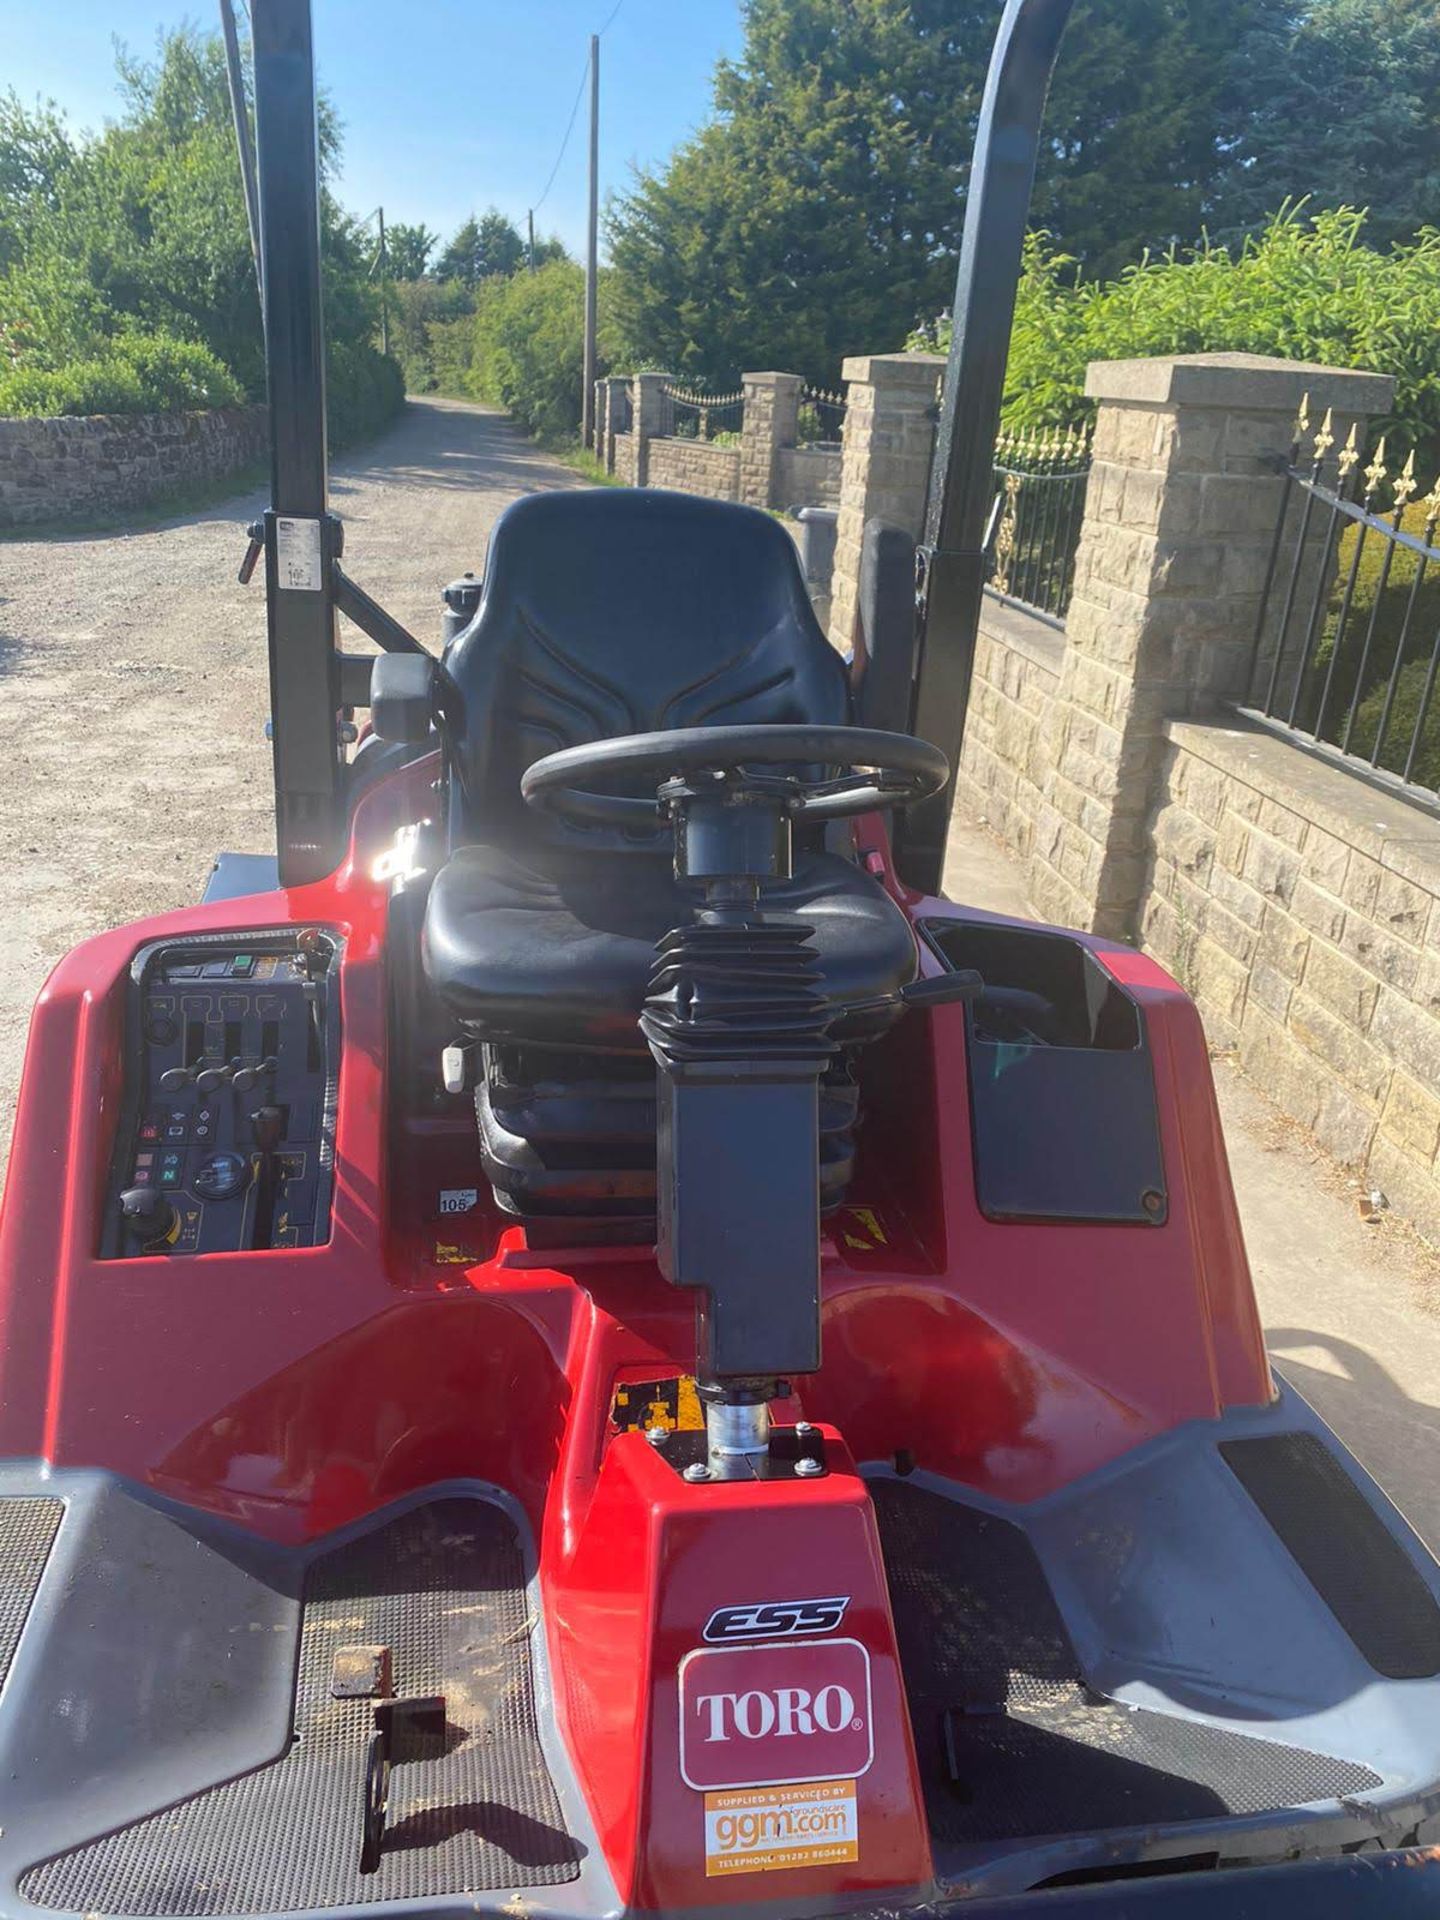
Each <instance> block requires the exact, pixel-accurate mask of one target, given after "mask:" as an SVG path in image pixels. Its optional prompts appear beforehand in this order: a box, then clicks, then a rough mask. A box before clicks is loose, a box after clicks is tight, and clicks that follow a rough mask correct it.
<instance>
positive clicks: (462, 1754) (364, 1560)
mask: <svg viewBox="0 0 1440 1920" xmlns="http://www.w3.org/2000/svg"><path fill="white" fill-rule="evenodd" d="M534 1631H536V1628H535V1623H534V1622H533V1620H531V1619H530V1617H529V1601H528V1598H527V1595H526V1588H525V1568H524V1562H523V1558H522V1552H521V1544H520V1540H519V1537H518V1535H517V1533H516V1530H515V1527H514V1524H513V1523H512V1521H511V1520H510V1518H509V1517H508V1515H507V1514H505V1513H504V1512H503V1511H502V1510H501V1509H500V1508H498V1507H496V1506H492V1505H490V1504H489V1503H487V1502H483V1501H479V1500H474V1499H469V1498H459V1497H454V1498H445V1499H441V1500H437V1501H435V1502H433V1503H432V1504H428V1505H426V1506H421V1507H416V1508H413V1509H411V1510H410V1511H409V1512H407V1513H404V1514H401V1515H400V1516H399V1517H398V1518H395V1519H392V1520H390V1521H388V1522H386V1523H385V1524H384V1525H382V1526H380V1527H378V1528H376V1529H374V1530H373V1531H371V1532H368V1533H365V1534H362V1535H361V1536H360V1537H359V1538H357V1539H352V1540H350V1541H348V1542H346V1543H345V1544H343V1545H341V1546H339V1547H336V1548H334V1549H333V1550H331V1551H330V1552H328V1553H325V1554H323V1555H322V1556H321V1557H320V1558H319V1559H318V1560H316V1561H314V1562H313V1563H312V1564H311V1566H310V1568H309V1569H308V1572H307V1574H306V1577H305V1593H304V1612H303V1623H302V1626H301V1633H300V1648H299V1667H298V1672H297V1673H296V1674H295V1681H294V1685H295V1694H294V1738H293V1739H292V1740H290V1741H289V1742H287V1743H286V1744H285V1745H284V1747H283V1750H282V1751H281V1752H280V1753H279V1755H278V1756H277V1757H276V1758H275V1759H273V1760H272V1761H271V1762H270V1763H269V1764H268V1765H264V1766H261V1767H258V1768H253V1769H251V1770H249V1771H246V1772H242V1773H240V1774H238V1775H237V1776H236V1777H235V1778H233V1779H230V1780H227V1781H225V1782H224V1783H223V1784H220V1785H217V1786H208V1785H206V1786H205V1787H204V1789H203V1790H202V1791H198V1792H196V1791H194V1785H195V1784H199V1782H194V1783H193V1784H192V1783H191V1782H187V1781H186V1780H185V1778H184V1777H183V1775H182V1774H180V1773H179V1772H177V1774H176V1776H175V1780H174V1789H175V1794H174V1798H175V1804H173V1805H171V1806H169V1807H167V1808H166V1809H165V1810H164V1811H161V1812H157V1813H155V1814H152V1815H151V1816H150V1817H148V1818H146V1819H142V1820H139V1821H135V1822H133V1823H131V1824H128V1825H123V1826H120V1827H119V1828H118V1829H116V1830H114V1831H112V1832H110V1833H107V1834H105V1835H103V1836H102V1837H100V1838H98V1839H95V1840H93V1841H90V1842H87V1843H86V1844H84V1845H81V1846H78V1847H75V1848H72V1849H70V1850H69V1851H67V1852H64V1853H61V1854H58V1855H55V1856H53V1857H51V1858H49V1859H48V1860H45V1861H43V1862H41V1863H40V1864H39V1865H37V1866H35V1867H34V1868H33V1869H32V1870H31V1871H30V1872H29V1873H27V1874H26V1875H25V1877H24V1880H23V1883H22V1885H23V1893H24V1897H25V1898H26V1899H27V1900H28V1901H30V1902H31V1903H32V1905H34V1906H36V1907H45V1908H52V1909H56V1908H58V1909H62V1910H75V1911H84V1912H100V1913H105V1914H112V1915H114V1914H135V1915H166V1916H178V1915H224V1914H279V1913H297V1912H304V1911H307V1910H310V1909H314V1908H338V1907H353V1906H358V1905H361V1904H375V1903H379V1902H384V1903H390V1902H393V1901H400V1900H416V1899H432V1900H433V1899H441V1900H444V1899H448V1900H449V1901H450V1904H451V1910H452V1911H454V1912H460V1911H462V1910H473V1909H474V1904H475V1903H474V1900H473V1898H472V1899H469V1900H467V1899H465V1898H464V1896H466V1895H470V1896H474V1895H475V1894H479V1893H483V1892H486V1891H490V1890H495V1889H501V1888H512V1887H547V1886H548V1887H554V1886H558V1885H561V1884H563V1883H564V1882H566V1881H569V1880H573V1879H575V1878H576V1877H577V1875H578V1873H579V1864H580V1853H581V1848H580V1846H579V1844H578V1843H577V1842H576V1841H575V1840H574V1839H572V1838H571V1836H570V1834H569V1833H568V1832H567V1831H566V1829H565V1825H564V1821H563V1817H562V1814H561V1809H560V1804H559V1800H558V1798H557V1796H556V1792H555V1788H554V1785H553V1783H552V1781H551V1777H550V1770H549V1767H548V1765H547V1763H546V1760H545V1755H544V1752H543V1750H542V1748H541V1746H540V1739H539V1729H538V1724H537V1719H536V1709H535V1700H534V1691H533V1686H532V1680H531V1660H530V1648H531V1635H532V1633H533V1632H534ZM352 1644H353V1645H361V1646H367V1645H383V1646H386V1647H388V1648H390V1650H391V1653H392V1657H393V1663H394V1685H395V1690H396V1692H397V1694H399V1695H401V1696H408V1697H415V1696H418V1695H436V1694H439V1695H443V1696H444V1699H445V1731H444V1738H443V1740H441V1741H438V1742H435V1743H434V1744H433V1745H432V1744H430V1743H426V1744H425V1745H423V1746H421V1747H420V1748H419V1750H417V1751H411V1750H408V1749H407V1750H404V1751H397V1753H396V1755H395V1760H396V1764H395V1767H394V1771H393V1773H392V1776H391V1784H390V1809H389V1818H388V1821H387V1825H386V1835H385V1842H384V1845H383V1847H382V1851H381V1856H380V1865H379V1868H378V1870H377V1871H376V1872H375V1873H373V1874H368V1875H362V1874H361V1873H360V1871H359V1858H360V1836H361V1812H362V1804H363V1791H364V1778H365V1756H366V1752H367V1749H368V1746H369V1741H370V1735H371V1731H372V1715H373V1710H374V1702H373V1700H372V1699H369V1698H356V1697H350V1698H337V1697H336V1696H335V1694H334V1692H333V1691H332V1678H333V1663H334V1659H335V1654H336V1651H337V1649H338V1648H339V1647H341V1646H345V1645H352ZM211 1688H212V1690H213V1692H214V1693H215V1694H216V1695H217V1696H219V1698H220V1699H221V1700H222V1701H223V1699H224V1697H225V1694H226V1691H227V1687H226V1674H225V1672H224V1670H223V1669H221V1670H220V1671H219V1672H217V1673H216V1674H215V1675H214V1676H213V1677H212V1680H211ZM177 1710H178V1709H177ZM195 1764H196V1763H195V1762H194V1761H193V1759H192V1766H193V1765H195Z"/></svg>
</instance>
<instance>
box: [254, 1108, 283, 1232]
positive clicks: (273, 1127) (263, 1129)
mask: <svg viewBox="0 0 1440 1920" xmlns="http://www.w3.org/2000/svg"><path fill="white" fill-rule="evenodd" d="M250 1130H251V1132H252V1133H253V1134H254V1136H255V1145H256V1148H257V1149H258V1154H259V1161H260V1164H259V1167H258V1168H257V1170H256V1179H255V1212H254V1215H253V1217H252V1219H251V1222H250V1246H251V1247H252V1248H263V1247H268V1246H269V1245H270V1237H271V1235H272V1234H273V1233H274V1231H275V1201H276V1193H275V1188H276V1179H275V1173H276V1168H275V1150H276V1148H277V1147H278V1146H279V1145H280V1141H281V1139H282V1138H283V1136H284V1132H285V1109H284V1108H283V1107H257V1108H256V1109H255V1111H254V1113H252V1114H251V1115H250Z"/></svg>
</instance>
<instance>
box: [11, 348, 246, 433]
mask: <svg viewBox="0 0 1440 1920" xmlns="http://www.w3.org/2000/svg"><path fill="white" fill-rule="evenodd" d="M244 397H245V396H244V394H243V393H242V392H241V390H240V386H239V383H238V382H237V381H236V380H235V378H234V377H233V375H232V374H231V373H230V371H229V369H228V368H227V367H225V366H222V365H221V363H220V361H219V360H217V359H216V358H215V355H214V354H213V353H211V352H210V350H209V349H208V348H207V347H202V346H199V345H197V344H196V343H195V342H194V341H193V340H173V339H170V338H168V337H167V336H165V335H163V334H148V335H147V334H121V335H120V336H119V337H118V338H117V339H115V340H114V341H112V342H111V343H110V345H109V347H108V348H107V350H106V352H105V353H104V354H103V355H100V356H96V357H94V358H91V359H85V360H77V361H75V362H74V363H73V364H72V365H70V366H67V367H64V368H62V369H61V370H60V371H59V372H54V373H46V372H42V371H40V370H39V369H38V368H35V367H28V368H26V367H17V368H16V369H15V370H14V371H12V372H10V373H6V374H0V417H6V416H8V417H10V418H17V417H20V418H25V417H36V416H43V415H48V414H86V413H169V412H172V411H178V410H182V409H189V408H195V409H204V408H209V407H233V406H239V405H240V404H241V403H242V402H243V400H244Z"/></svg>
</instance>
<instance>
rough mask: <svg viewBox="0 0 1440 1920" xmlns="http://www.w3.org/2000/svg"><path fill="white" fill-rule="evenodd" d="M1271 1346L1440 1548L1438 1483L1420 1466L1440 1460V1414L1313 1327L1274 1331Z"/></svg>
mask: <svg viewBox="0 0 1440 1920" xmlns="http://www.w3.org/2000/svg"><path fill="white" fill-rule="evenodd" d="M1265 1343H1266V1345H1267V1346H1268V1347H1269V1349H1270V1351H1271V1353H1272V1354H1273V1355H1274V1358H1275V1367H1276V1371H1277V1373H1279V1374H1280V1375H1281V1376H1282V1377H1283V1378H1284V1379H1285V1381H1286V1382H1287V1383H1288V1384H1289V1385H1291V1386H1293V1387H1294V1388H1295V1389H1296V1391H1297V1392H1298V1393H1300V1394H1302V1395H1303V1396H1304V1398H1305V1399H1306V1400H1308V1401H1309V1403H1310V1405H1311V1406H1312V1407H1314V1409H1315V1411H1316V1412H1317V1413H1318V1414H1319V1415H1320V1418H1321V1419H1322V1420H1323V1421H1325V1423H1326V1425H1327V1426H1330V1427H1333V1428H1334V1429H1335V1431H1336V1433H1337V1434H1339V1435H1340V1437H1341V1438H1342V1439H1343V1441H1344V1442H1345V1445H1346V1446H1347V1447H1349V1449H1350V1450H1351V1452H1352V1453H1354V1455H1355V1456H1356V1458H1357V1459H1358V1460H1359V1461H1360V1463H1361V1465H1362V1466H1363V1467H1364V1468H1365V1470H1366V1472H1367V1473H1369V1474H1371V1475H1373V1477H1374V1478H1375V1479H1376V1480H1378V1481H1379V1483H1380V1485H1381V1486H1382V1487H1384V1488H1385V1489H1386V1491H1387V1492H1388V1493H1389V1494H1390V1495H1391V1498H1392V1499H1394V1500H1395V1501H1396V1503H1397V1505H1399V1506H1400V1507H1401V1508H1402V1510H1403V1511H1404V1514H1405V1517H1406V1519H1407V1520H1408V1521H1409V1522H1410V1524H1411V1525H1412V1526H1413V1527H1414V1528H1415V1529H1416V1530H1417V1532H1419V1533H1420V1534H1421V1535H1422V1536H1423V1537H1424V1539H1425V1540H1426V1541H1427V1542H1428V1543H1429V1544H1430V1546H1431V1547H1432V1548H1440V1484H1437V1482H1436V1479H1435V1476H1433V1475H1432V1474H1430V1473H1428V1472H1426V1473H1424V1474H1423V1475H1422V1474H1417V1472H1416V1467H1417V1465H1418V1464H1419V1463H1420V1462H1421V1461H1431V1462H1434V1461H1436V1460H1440V1407H1435V1406H1431V1405H1430V1404H1429V1403H1428V1402H1426V1401H1423V1400H1416V1399H1414V1398H1412V1397H1411V1395H1410V1394H1408V1393H1406V1391H1405V1389H1404V1388H1403V1387H1402V1386H1401V1385H1400V1383H1399V1381H1397V1380H1396V1379H1395V1378H1394V1377H1393V1375H1392V1374H1390V1373H1389V1372H1387V1370H1386V1369H1385V1368H1384V1367H1383V1366H1381V1364H1380V1362H1379V1361H1378V1360H1377V1359H1376V1358H1375V1357H1374V1355H1373V1354H1369V1353H1366V1352H1365V1350H1364V1348H1363V1347H1357V1346H1356V1345H1354V1343H1353V1342H1352V1341H1349V1340H1342V1339H1340V1338H1339V1337H1338V1335H1336V1334H1333V1333H1324V1332H1321V1331H1319V1330H1318V1329H1316V1328H1313V1327H1268V1328H1267V1329H1266V1333H1265Z"/></svg>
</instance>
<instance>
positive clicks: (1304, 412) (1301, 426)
mask: <svg viewBox="0 0 1440 1920" xmlns="http://www.w3.org/2000/svg"><path fill="white" fill-rule="evenodd" d="M1309 431H1310V396H1309V394H1308V393H1302V394H1301V396H1300V411H1299V413H1297V414H1296V416H1295V438H1296V439H1297V440H1303V439H1304V438H1305V437H1306V435H1307V434H1308V433H1309Z"/></svg>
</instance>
